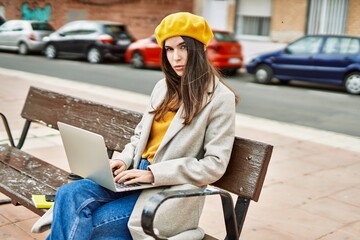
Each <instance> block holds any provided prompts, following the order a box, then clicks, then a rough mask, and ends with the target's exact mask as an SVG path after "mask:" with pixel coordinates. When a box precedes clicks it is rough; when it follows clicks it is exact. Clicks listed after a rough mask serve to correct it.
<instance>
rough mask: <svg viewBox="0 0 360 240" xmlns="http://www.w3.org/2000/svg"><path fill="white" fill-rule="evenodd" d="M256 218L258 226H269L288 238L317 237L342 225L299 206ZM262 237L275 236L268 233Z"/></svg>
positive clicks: (271, 237)
mask: <svg viewBox="0 0 360 240" xmlns="http://www.w3.org/2000/svg"><path fill="white" fill-rule="evenodd" d="M248 217H249V218H250V219H253V218H254V217H258V216H253V215H250V216H248ZM256 220H257V221H259V222H260V224H259V226H260V227H267V228H271V229H273V230H274V233H275V234H279V233H283V234H288V235H289V238H288V239H318V238H319V237H321V236H324V235H326V234H328V233H330V232H332V231H333V230H334V229H338V228H340V227H342V224H341V223H338V222H336V221H333V220H331V219H328V218H325V217H322V216H319V215H316V214H313V213H309V212H307V211H304V210H302V209H299V208H289V209H285V208H284V209H282V210H278V211H272V212H271V214H263V216H262V218H257V219H256ZM264 239H276V238H274V237H273V236H270V235H268V236H267V238H264Z"/></svg>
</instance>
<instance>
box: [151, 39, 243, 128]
mask: <svg viewBox="0 0 360 240" xmlns="http://www.w3.org/2000/svg"><path fill="white" fill-rule="evenodd" d="M182 38H183V39H184V42H185V44H186V47H187V52H188V57H187V63H186V66H185V71H184V74H183V76H181V77H180V76H178V75H177V74H176V72H175V71H174V69H173V68H172V66H171V64H170V63H169V61H168V59H167V56H166V50H165V49H164V47H163V48H162V49H163V50H162V53H161V67H162V70H163V72H164V74H165V81H166V85H167V92H166V95H165V99H164V101H163V102H162V104H160V106H159V107H157V108H156V109H154V110H153V111H152V112H151V113H155V119H156V120H160V119H161V118H163V117H164V115H165V114H166V112H168V111H176V110H177V109H179V107H180V105H183V109H184V111H183V112H182V117H183V118H184V124H185V125H189V124H190V123H191V121H192V119H193V118H194V117H195V115H196V114H197V113H199V112H200V111H201V109H202V107H203V100H204V98H205V97H208V96H209V97H211V96H212V94H213V93H214V90H215V78H216V77H217V78H218V79H219V80H220V81H221V82H223V83H224V81H223V79H222V78H221V76H220V74H219V73H218V72H217V70H216V69H215V68H214V67H213V66H212V64H211V63H210V62H209V60H208V58H207V55H206V52H205V51H204V44H203V43H201V42H199V41H197V40H195V39H193V38H190V37H184V36H182ZM224 84H225V83H224ZM225 85H226V84H225ZM226 86H227V85H226ZM229 89H230V90H232V89H231V88H229ZM209 90H210V91H209ZM232 91H233V90H232ZM233 92H234V91H233ZM235 101H236V103H237V101H238V96H237V95H236V94H235Z"/></svg>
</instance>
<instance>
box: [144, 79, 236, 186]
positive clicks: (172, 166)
mask: <svg viewBox="0 0 360 240" xmlns="http://www.w3.org/2000/svg"><path fill="white" fill-rule="evenodd" d="M225 88H226V87H225V86H224V85H222V90H221V91H219V92H215V94H214V96H213V98H212V100H211V102H210V103H209V104H210V107H211V110H210V113H209V114H205V113H202V112H204V111H202V112H200V113H199V114H200V115H203V116H201V119H202V120H201V121H202V122H201V124H200V125H201V126H203V128H204V130H203V131H202V132H201V133H199V134H196V135H195V134H194V135H192V136H191V137H190V139H182V140H184V141H190V142H191V143H192V145H196V144H198V145H199V146H200V147H199V151H198V152H199V154H198V156H191V157H189V156H181V158H177V159H165V160H164V161H161V162H159V163H156V164H153V165H151V166H149V167H148V168H149V169H150V170H151V171H152V173H153V175H154V179H155V181H154V185H158V186H161V185H177V184H186V183H190V184H193V185H196V186H204V185H207V184H210V183H212V182H215V181H217V180H218V179H219V178H220V177H221V176H222V175H223V174H224V173H225V170H226V168H227V165H228V163H229V160H230V156H231V151H232V146H233V143H234V137H235V96H234V94H233V93H232V92H231V91H230V90H228V89H227V88H226V89H225ZM224 89H225V90H224ZM207 107H209V106H207ZM204 114H205V115H204ZM199 119H200V118H199ZM192 131H194V132H195V133H198V131H199V130H198V129H192ZM190 134H191V133H190Z"/></svg>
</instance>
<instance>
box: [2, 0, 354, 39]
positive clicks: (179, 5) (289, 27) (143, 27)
mask: <svg viewBox="0 0 360 240" xmlns="http://www.w3.org/2000/svg"><path fill="white" fill-rule="evenodd" d="M178 11H187V12H192V13H195V14H198V15H202V16H204V17H205V18H206V19H207V20H208V21H209V24H210V26H211V27H212V28H214V29H220V30H229V31H232V32H234V34H235V36H236V37H237V38H238V39H255V40H266V41H274V42H290V41H292V40H294V39H297V38H299V37H301V36H303V35H305V34H321V33H324V34H348V35H355V36H360V18H359V17H358V16H359V15H360V0H182V1H180V0H26V1H24V0H0V16H3V17H4V18H5V19H37V20H42V21H47V22H50V23H51V24H52V25H53V26H54V27H55V28H59V27H60V26H62V25H63V24H65V23H66V22H69V21H72V20H79V19H89V20H111V21H117V22H121V23H124V24H126V25H127V26H128V28H129V30H130V32H131V33H132V34H133V35H134V37H135V38H143V37H148V36H150V35H151V34H152V33H153V30H154V28H155V27H156V26H157V24H158V23H159V22H160V21H161V19H162V18H163V17H164V16H166V15H168V14H170V13H173V12H178Z"/></svg>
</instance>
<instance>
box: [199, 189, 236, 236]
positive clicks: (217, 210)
mask: <svg viewBox="0 0 360 240" xmlns="http://www.w3.org/2000/svg"><path fill="white" fill-rule="evenodd" d="M234 202H235V200H234ZM200 227H201V228H203V229H204V230H205V232H206V233H207V234H209V235H211V236H213V237H216V238H219V239H224V238H225V235H226V229H225V223H224V217H223V212H222V205H221V198H220V196H215V195H214V196H207V197H206V199H205V205H204V211H203V212H202V215H201V218H200Z"/></svg>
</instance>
